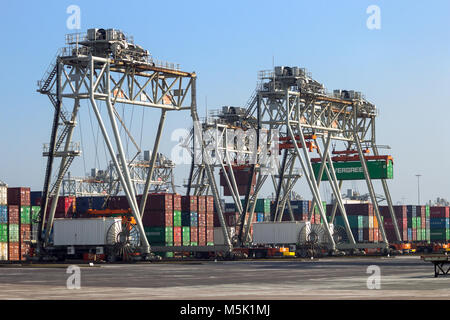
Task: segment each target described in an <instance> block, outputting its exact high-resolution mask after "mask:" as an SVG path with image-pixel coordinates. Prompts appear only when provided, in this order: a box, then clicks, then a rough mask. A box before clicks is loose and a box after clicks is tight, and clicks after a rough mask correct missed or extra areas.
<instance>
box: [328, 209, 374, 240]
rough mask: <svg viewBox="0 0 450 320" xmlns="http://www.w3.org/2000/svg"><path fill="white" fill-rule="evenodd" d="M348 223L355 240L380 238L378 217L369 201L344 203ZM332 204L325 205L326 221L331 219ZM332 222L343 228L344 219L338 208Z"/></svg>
mask: <svg viewBox="0 0 450 320" xmlns="http://www.w3.org/2000/svg"><path fill="white" fill-rule="evenodd" d="M344 206H345V211H346V213H347V218H348V223H349V225H350V229H351V231H352V234H353V238H354V239H355V241H356V242H373V243H376V242H379V241H381V240H382V237H381V233H380V232H379V229H378V227H379V224H378V219H377V218H376V216H375V214H374V209H373V205H372V204H371V203H358V204H345V205H344ZM332 211H333V205H327V217H328V221H330V220H331V215H332ZM334 224H335V225H336V226H340V227H342V228H345V223H344V219H343V217H342V214H341V211H340V210H339V208H337V209H336V213H335V220H334Z"/></svg>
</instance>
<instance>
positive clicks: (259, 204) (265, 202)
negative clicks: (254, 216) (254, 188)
mask: <svg viewBox="0 0 450 320" xmlns="http://www.w3.org/2000/svg"><path fill="white" fill-rule="evenodd" d="M255 212H261V213H270V199H257V200H256V206H255Z"/></svg>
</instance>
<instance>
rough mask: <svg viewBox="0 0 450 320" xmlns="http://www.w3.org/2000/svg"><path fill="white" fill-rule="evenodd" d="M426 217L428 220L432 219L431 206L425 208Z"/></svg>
mask: <svg viewBox="0 0 450 320" xmlns="http://www.w3.org/2000/svg"><path fill="white" fill-rule="evenodd" d="M425 216H426V217H427V218H429V217H430V206H429V205H426V206H425Z"/></svg>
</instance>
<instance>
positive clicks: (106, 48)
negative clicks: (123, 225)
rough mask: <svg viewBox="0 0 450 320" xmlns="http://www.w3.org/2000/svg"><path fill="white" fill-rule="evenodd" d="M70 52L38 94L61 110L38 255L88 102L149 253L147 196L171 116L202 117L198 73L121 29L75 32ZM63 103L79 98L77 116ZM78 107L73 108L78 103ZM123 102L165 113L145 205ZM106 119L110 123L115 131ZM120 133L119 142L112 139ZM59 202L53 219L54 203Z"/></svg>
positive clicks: (61, 54)
mask: <svg viewBox="0 0 450 320" xmlns="http://www.w3.org/2000/svg"><path fill="white" fill-rule="evenodd" d="M66 45H67V46H66V47H64V48H62V49H60V50H59V51H58V53H57V55H56V57H55V59H54V60H53V61H52V64H51V65H50V67H49V69H48V71H47V72H46V74H45V75H44V77H43V79H42V80H40V81H38V89H37V91H38V92H39V93H41V94H44V95H46V96H48V98H49V99H50V101H51V102H52V105H53V106H54V108H55V113H54V117H53V125H52V129H51V136H50V143H49V144H48V148H47V150H45V152H44V156H46V157H47V167H46V173H45V179H44V187H43V198H42V199H43V201H42V205H41V219H40V230H41V232H40V233H39V241H38V251H39V252H40V251H42V252H43V251H44V250H45V247H46V246H47V245H48V244H49V237H50V232H51V229H52V225H53V221H54V216H55V210H56V204H57V202H58V201H57V199H58V196H59V194H60V189H61V185H62V181H63V179H64V176H65V174H66V173H67V171H68V169H69V167H70V165H71V163H72V161H73V159H74V158H75V157H76V156H79V155H80V154H81V150H80V148H79V144H77V143H74V142H73V141H72V136H73V131H74V128H75V126H76V124H77V123H76V119H77V115H78V112H79V109H80V101H83V100H85V101H88V102H89V107H90V108H92V111H93V112H94V114H95V117H96V120H97V123H98V126H99V128H100V131H101V133H102V136H103V138H104V142H105V144H106V146H107V150H108V152H109V156H110V158H111V160H112V162H113V164H114V169H115V171H116V173H117V175H118V178H119V181H120V184H121V187H122V188H123V190H124V193H125V195H126V197H127V199H128V202H129V206H130V208H131V211H132V215H133V217H134V219H135V220H136V227H137V229H138V231H139V234H140V249H141V253H142V255H143V256H145V255H147V254H149V252H150V246H149V243H148V241H147V238H146V237H145V232H144V228H143V225H142V215H143V214H144V210H143V208H145V205H146V201H147V194H148V191H149V190H150V187H151V185H152V177H153V172H154V170H155V163H156V160H157V154H158V147H159V143H160V139H161V134H162V131H163V127H164V123H165V120H166V115H167V112H168V111H182V110H190V111H191V113H192V112H196V111H195V108H196V104H195V99H196V94H195V87H196V86H195V82H196V74H195V73H190V72H185V71H181V70H180V69H179V66H178V65H175V64H173V63H167V62H161V61H157V60H154V59H153V58H152V57H151V56H150V53H149V52H148V51H147V50H145V49H143V48H142V47H141V46H139V45H137V44H135V43H134V40H133V38H132V37H130V36H127V35H125V34H124V33H123V32H122V31H120V30H117V29H95V28H93V29H88V30H87V33H77V34H68V35H67V36H66ZM63 101H64V102H66V103H67V102H68V101H72V103H73V107H72V108H71V110H70V111H67V112H66V111H64V110H63ZM99 102H105V103H106V107H107V111H108V116H107V119H104V118H103V117H102V114H101V113H100V111H99V108H98V106H97V104H98V103H99ZM72 103H71V104H72ZM116 104H123V105H126V106H140V107H143V108H156V109H159V110H161V115H160V118H159V123H158V126H157V133H156V136H155V142H154V146H153V149H152V150H153V153H152V157H151V159H150V163H149V166H148V168H147V175H146V177H145V186H144V190H143V196H142V198H141V202H140V203H138V202H137V199H136V194H135V186H134V185H133V181H132V178H131V174H130V166H129V165H127V164H128V162H127V161H126V155H125V152H124V147H123V144H122V139H121V136H120V133H119V129H118V123H117V121H119V122H120V124H121V125H122V127H123V128H124V129H125V131H126V132H127V133H129V130H128V129H127V128H126V126H125V124H124V122H123V121H122V120H121V119H120V116H119V114H118V112H117V110H116V107H115V106H116ZM106 121H108V122H109V123H110V125H109V126H108V125H107V123H106ZM110 132H112V137H110ZM58 158H59V159H61V160H60V164H59V168H58V170H57V174H56V178H55V179H52V172H53V169H54V168H53V167H54V165H55V160H56V159H58ZM50 198H52V199H53V200H52V202H51V206H50V210H49V213H48V219H46V213H47V207H48V206H49V203H50V201H49V199H50Z"/></svg>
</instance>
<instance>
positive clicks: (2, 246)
mask: <svg viewBox="0 0 450 320" xmlns="http://www.w3.org/2000/svg"><path fill="white" fill-rule="evenodd" d="M6 260H8V243H7V242H1V243H0V261H6Z"/></svg>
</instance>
